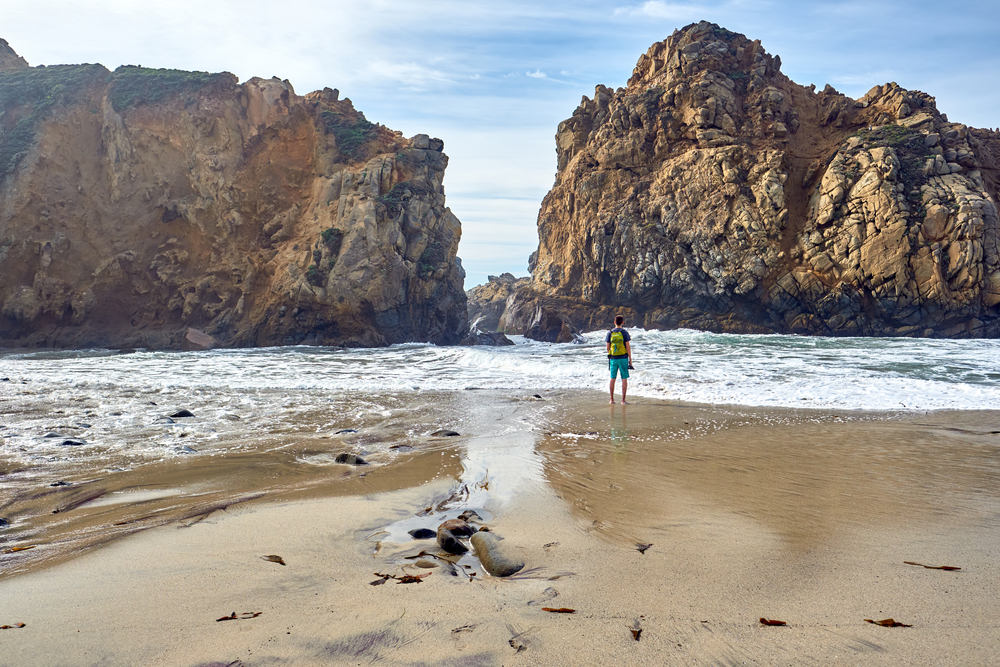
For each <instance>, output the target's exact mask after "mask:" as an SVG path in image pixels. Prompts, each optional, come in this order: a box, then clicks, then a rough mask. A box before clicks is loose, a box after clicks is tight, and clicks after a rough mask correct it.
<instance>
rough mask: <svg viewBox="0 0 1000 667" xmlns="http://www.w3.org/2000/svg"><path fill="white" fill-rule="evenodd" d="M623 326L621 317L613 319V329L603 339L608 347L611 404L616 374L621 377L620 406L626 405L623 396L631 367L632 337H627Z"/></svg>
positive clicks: (613, 397)
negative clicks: (619, 374)
mask: <svg viewBox="0 0 1000 667" xmlns="http://www.w3.org/2000/svg"><path fill="white" fill-rule="evenodd" d="M624 325H625V318H624V317H622V316H621V315H617V316H616V317H615V328H614V329H612V330H611V331H609V332H608V335H607V336H605V337H604V342H605V343H607V346H608V365H609V367H610V368H611V384H610V385H609V388H610V389H611V402H612V403H614V402H615V380H616V379H617V378H618V373H619V372H620V373H621V375H622V405H627V402H626V401H625V394H627V393H628V369H629V368H631V367H632V345H631V344H630V342H629V341H631V340H632V337H631V336H629V335H628V332H627V331H625V329H623V328H622V327H623V326H624Z"/></svg>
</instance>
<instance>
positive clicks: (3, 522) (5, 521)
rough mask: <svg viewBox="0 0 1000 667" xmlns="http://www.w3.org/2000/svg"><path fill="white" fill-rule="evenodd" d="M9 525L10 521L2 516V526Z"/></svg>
mask: <svg viewBox="0 0 1000 667" xmlns="http://www.w3.org/2000/svg"><path fill="white" fill-rule="evenodd" d="M9 525H10V521H8V520H7V519H5V518H3V517H0V528H6V527H7V526H9Z"/></svg>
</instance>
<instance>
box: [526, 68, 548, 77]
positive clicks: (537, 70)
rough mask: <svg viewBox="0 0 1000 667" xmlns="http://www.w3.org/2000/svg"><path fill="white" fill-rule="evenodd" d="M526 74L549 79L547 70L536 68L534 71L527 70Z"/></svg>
mask: <svg viewBox="0 0 1000 667" xmlns="http://www.w3.org/2000/svg"><path fill="white" fill-rule="evenodd" d="M524 74H525V76H530V77H531V78H532V79H547V78H548V75H546V74H545V72H543V71H541V70H539V69H536V70H535V71H534V72H525V73H524Z"/></svg>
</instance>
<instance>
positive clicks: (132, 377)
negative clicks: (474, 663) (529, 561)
mask: <svg viewBox="0 0 1000 667" xmlns="http://www.w3.org/2000/svg"><path fill="white" fill-rule="evenodd" d="M514 340H515V342H516V345H514V346H510V347H437V346H434V345H425V344H407V345H397V346H393V347H389V348H383V349H339V348H317V347H283V348H267V349H242V350H214V351H208V352H149V351H142V350H138V351H134V352H128V353H122V352H118V351H109V350H86V351H51V350H49V351H37V350H36V351H23V350H22V351H16V350H4V351H0V519H3V520H4V521H6V522H7V524H8V525H4V523H3V522H0V554H4V555H2V556H0V577H2V576H5V574H11V573H16V572H17V571H23V569H24V568H25V567H28V566H30V565H31V564H32V562H34V561H36V560H38V559H44V558H49V557H52V556H53V555H54V557H59V556H65V555H67V554H71V553H75V552H77V551H79V550H80V549H84V548H88V547H90V546H95V545H97V544H100V543H103V542H105V541H107V540H109V539H113V538H115V537H120V536H123V535H125V534H128V533H130V532H135V530H137V529H141V528H144V527H150V526H153V525H164V524H166V523H170V522H178V521H180V522H182V523H183V521H184V520H200V519H199V518H198V517H204V516H207V515H208V514H210V513H211V512H214V511H217V510H218V509H220V508H223V507H227V506H230V505H232V504H235V503H242V502H245V501H247V500H251V499H255V498H260V497H262V496H267V497H270V498H287V497H292V496H294V494H296V493H306V492H313V493H376V492H378V491H380V490H388V489H391V488H405V487H407V486H412V485H416V484H421V483H423V482H426V481H429V480H430V479H434V478H436V477H438V478H447V479H453V480H456V483H457V484H458V486H457V487H456V488H465V494H466V496H468V494H469V489H473V491H474V490H475V488H478V487H476V484H477V483H479V482H481V481H482V480H484V479H490V478H493V479H496V478H497V475H501V476H503V478H504V481H503V483H498V484H494V485H493V486H492V487H490V488H491V491H490V493H492V494H494V495H495V494H497V493H507V494H510V493H516V489H517V488H518V484H523V483H529V482H530V483H542V482H541V480H543V479H544V478H545V475H546V474H552V470H555V469H556V468H557V467H556V468H553V467H552V465H553V464H552V462H551V461H549V459H548V458H546V457H545V456H542V455H540V454H539V453H538V450H536V442H535V439H536V438H539V437H549V438H551V437H556V438H558V439H559V442H563V441H565V442H568V443H570V444H571V445H572V447H577V446H578V444H579V443H582V442H592V443H596V444H595V445H594V446H597V444H600V443H599V441H602V438H603V437H604V435H608V434H610V435H609V437H611V438H617V437H620V433H621V431H622V429H623V424H624V419H625V414H624V413H622V414H621V415H616V414H615V413H614V411H612V413H611V417H610V420H611V421H610V422H607V419H608V417H607V416H606V415H605V416H600V415H589V414H586V413H578V414H577V415H576V416H575V417H573V418H572V419H571V420H570V421H569V422H566V423H557V418H556V417H554V416H553V415H556V414H557V413H558V412H559V410H560V408H561V407H563V408H564V407H566V404H567V402H568V401H569V402H570V403H572V402H573V401H574V399H572V398H571V397H573V396H577V397H582V400H583V401H584V402H587V401H591V400H593V401H599V402H602V403H606V400H607V399H606V392H607V387H608V374H607V359H606V356H605V351H604V350H605V346H604V332H593V333H589V334H586V335H585V336H584V340H583V342H582V343H576V344H563V345H554V344H547V343H539V342H535V341H530V340H526V339H524V338H522V337H514ZM632 348H633V357H634V364H635V370H634V371H633V375H632V378H631V379H630V381H629V396H630V402H632V403H633V404H637V405H636V406H635V407H633V408H632V409H630V411H629V413H630V415H631V416H630V419H631V420H632V423H633V428H634V425H635V424H636V423H638V422H637V420H640V419H641V418H642V413H641V412H637V411H636V410H637V408H638V409H641V408H639V406H640V405H641V404H642V403H643V401H646V402H647V403H650V401H649V400H648V399H658V400H665V401H669V402H677V403H678V404H685V405H689V406H692V405H693V406H698V405H706V404H707V405H712V406H716V407H717V408H718V407H720V406H721V407H722V408H723V412H724V413H725V414H727V415H729V417H726V419H729V420H730V421H732V422H733V423H737V422H738V423H751V422H754V423H755V422H759V421H760V419H765V418H767V417H762V416H761V414H763V413H760V414H758V413H759V411H758V413H752V412H751V413H748V412H747V410H748V409H753V408H795V409H797V410H799V411H803V410H804V411H806V412H809V413H810V415H813V416H810V417H809V419H814V418H818V419H833V420H843V419H849V420H861V421H865V420H868V419H869V418H872V419H879V418H881V417H879V416H878V415H884V414H886V413H897V412H904V413H918V412H919V413H922V412H925V411H932V410H959V411H970V410H995V409H997V408H998V407H1000V341H991V340H923V339H910V338H906V339H889V338H881V339H852V338H815V337H798V336H775V335H772V336H736V335H719V334H710V333H703V332H695V331H671V332H660V331H642V330H632ZM581 392H582V393H581ZM618 392H620V387H619V388H618ZM539 397H540V398H541V399H542V400H538V398H539ZM557 397H561V398H559V399H558V400H547V399H549V398H557ZM180 410H189V411H190V413H191V414H190V415H189V416H172V415H176V413H177V412H178V411H180ZM600 412H601V413H602V414H603V412H604V411H603V410H601V411H600ZM692 414H693V413H692ZM867 415H870V417H869V416H867ZM780 419H781V420H785V418H784V417H781V418H780ZM795 419H798V418H797V417H796V418H795ZM553 420H556V421H553ZM616 420H622V421H621V422H619V421H616ZM786 421H787V420H786ZM605 422H607V423H605ZM723 427H724V425H723V424H722V423H721V422H718V423H717V420H716V418H715V417H711V416H708V417H704V418H702V417H698V418H697V419H696V418H692V419H691V423H690V424H689V423H688V421H686V420H683V419H682V420H681V421H680V422H679V423H678V424H677V425H676V426H675V427H671V429H672V430H662V429H660V430H657V429H653V430H651V431H649V432H648V434H647V436H645V437H646V439H648V440H649V443H648V444H649V446H651V447H659V446H660V444H658V443H662V442H665V441H675V442H680V441H684V440H689V439H691V438H694V437H699V436H700V435H704V434H706V433H710V432H712V431H713V430H717V429H719V428H723ZM441 429H453V430H455V431H457V432H459V433H461V434H462V435H463V436H468V435H471V436H473V437H472V438H471V439H468V438H465V437H461V438H454V437H452V438H449V437H442V436H440V435H435V434H436V433H438V432H439V431H440V430H441ZM608 429H610V430H608ZM606 430H608V433H607V434H605V433H604V431H606ZM532 434H534V435H532ZM553 434H555V435H553ZM633 440H635V436H633ZM573 443H577V444H573ZM572 447H571V448H572ZM505 448H507V449H505ZM557 449H558V448H557ZM574 451H575V450H574ZM343 452H350V453H354V454H358V455H361V456H363V457H365V458H366V459H367V460H368V461H369V462H370V463H372V464H374V465H372V466H366V467H358V468H354V467H352V466H346V465H342V464H337V462H336V457H337V455H338V454H339V453H343ZM549 458H551V457H549ZM396 461H405V462H406V465H405V466H402V467H399V466H396V467H393V465H392V464H393V463H394V462H396ZM546 461H548V464H546ZM546 465H548V466H549V468H548V470H549V472H548V473H544V474H543V469H546V468H545V466H546ZM379 470H381V471H383V472H378V471H379ZM390 470H398V471H399V472H397V473H389V472H387V471H390ZM372 471H374V472H372ZM393 475H395V476H393ZM531 480H534V481H531ZM352 485H353V486H352ZM338 489H339V490H338ZM473 495H475V493H473ZM468 500H469V499H468V497H466V498H465V501H463V502H465V503H466V504H468ZM494 500H496V499H494ZM500 500H501V501H502V500H503V499H502V498H501V499H500ZM452 504H454V503H452ZM473 505H474V506H476V507H480V508H482V507H486V505H487V503H485V502H482V503H474V504H473ZM463 506H464V505H463ZM401 525H402V524H401ZM407 525H408V524H407ZM396 528H399V526H397V527H396ZM387 529H388V530H389V532H390V533H392V532H393V530H395V529H393V528H392V527H388V528H387ZM395 532H399V531H398V530H396V531H395ZM36 545H40V546H38V549H37V550H35V551H25V552H23V553H22V552H20V551H17V552H12V551H11V549H12V548H17V549H21V548H24V547H25V546H28V547H31V548H34V547H35V546H36ZM43 548H44V549H45V550H46V551H45V552H44V553H43ZM22 556H23V557H22ZM29 556H30V557H29Z"/></svg>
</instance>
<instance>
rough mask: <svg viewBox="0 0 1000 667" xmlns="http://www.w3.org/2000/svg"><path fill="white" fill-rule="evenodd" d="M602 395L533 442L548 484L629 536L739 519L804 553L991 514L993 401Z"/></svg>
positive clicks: (592, 519)
mask: <svg viewBox="0 0 1000 667" xmlns="http://www.w3.org/2000/svg"><path fill="white" fill-rule="evenodd" d="M609 407H610V410H609V412H607V413H606V414H605V417H604V418H603V419H600V418H597V417H594V416H592V415H588V414H585V413H577V412H574V411H572V410H567V411H564V412H562V413H560V414H558V415H555V416H553V417H552V421H551V423H550V424H548V434H547V435H545V436H544V437H542V438H541V439H540V441H539V444H538V449H539V451H540V452H541V453H542V455H543V456H544V458H545V460H546V465H545V471H546V477H547V479H548V481H549V483H550V484H551V485H552V487H553V488H554V490H555V492H556V493H557V494H558V495H560V496H561V497H562V498H563V499H564V500H565V501H566V502H567V503H568V504H569V505H570V506H571V507H572V509H573V512H574V514H575V515H576V516H577V517H578V518H579V520H580V521H581V523H582V524H583V525H584V527H585V528H586V529H587V530H591V531H596V532H597V533H599V534H602V535H604V536H606V537H607V538H608V539H611V540H614V541H620V542H622V543H623V544H634V543H645V542H647V541H648V540H649V535H650V534H651V532H652V531H654V530H655V531H663V530H666V529H670V528H673V529H685V528H687V529H693V528H696V527H699V526H700V529H701V530H702V531H708V532H709V533H710V532H712V531H713V530H716V529H719V530H722V529H723V528H722V527H723V526H725V525H728V524H729V523H731V522H734V521H735V522H739V523H740V524H743V525H744V527H750V528H752V529H753V530H754V531H756V533H757V534H758V536H759V538H760V539H768V540H774V541H776V546H777V547H778V548H779V549H781V550H784V551H791V552H796V551H799V552H802V551H808V550H810V549H814V548H816V547H818V546H820V545H822V544H823V543H826V542H833V541H836V540H838V539H840V538H842V537H843V536H844V534H845V533H851V532H853V531H856V530H859V529H865V530H878V529H879V527H880V526H903V525H912V526H920V527H921V528H922V529H923V530H925V531H929V532H931V533H933V531H935V530H936V529H945V528H947V529H949V530H951V529H954V528H955V524H956V522H959V523H968V524H979V523H980V522H982V521H987V522H990V523H993V524H996V523H997V522H998V511H1000V500H998V496H997V493H996V489H997V488H1000V485H998V483H1000V460H998V459H997V457H996V456H995V450H996V447H995V446H989V445H984V444H983V441H982V436H981V435H973V434H970V432H969V431H968V428H969V427H968V424H969V423H970V420H973V419H976V418H977V417H976V416H975V415H979V417H978V418H979V419H982V420H984V421H985V422H990V421H993V422H994V423H996V415H995V413H931V414H929V415H921V416H919V417H916V418H913V419H899V418H898V415H897V416H896V418H893V419H891V420H887V419H885V418H884V416H880V415H873V414H870V413H842V414H839V415H832V414H829V413H824V414H819V413H810V412H793V411H787V410H786V411H780V412H779V411H772V412H769V411H766V410H755V411H752V412H751V411H741V410H739V409H717V408H703V407H681V406H670V405H666V404H657V403H652V402H650V403H646V404H640V405H629V406H614V405H612V406H609ZM918 422H919V423H918ZM958 425H962V428H960V429H959V430H954V429H955V428H957V427H958ZM972 428H973V431H974V432H975V433H977V434H978V433H981V432H982V430H980V431H975V427H972ZM983 428H988V425H987V426H984V427H983ZM994 437H996V436H994ZM996 444H1000V440H998V442H997V443H996ZM689 537H691V536H689Z"/></svg>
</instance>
